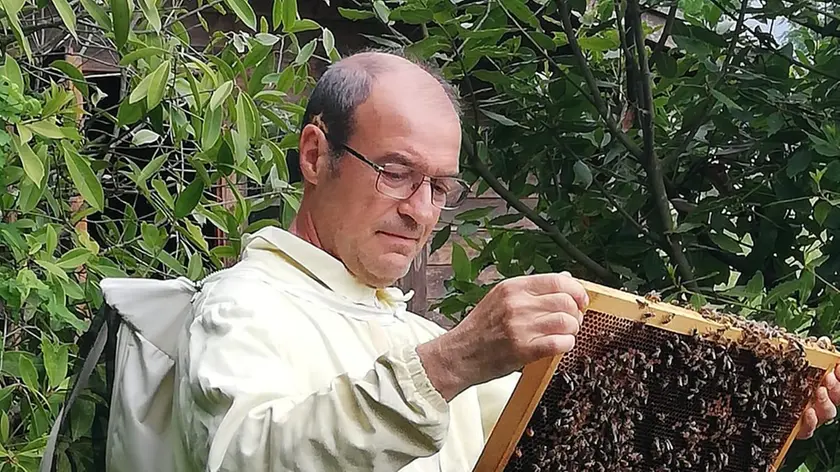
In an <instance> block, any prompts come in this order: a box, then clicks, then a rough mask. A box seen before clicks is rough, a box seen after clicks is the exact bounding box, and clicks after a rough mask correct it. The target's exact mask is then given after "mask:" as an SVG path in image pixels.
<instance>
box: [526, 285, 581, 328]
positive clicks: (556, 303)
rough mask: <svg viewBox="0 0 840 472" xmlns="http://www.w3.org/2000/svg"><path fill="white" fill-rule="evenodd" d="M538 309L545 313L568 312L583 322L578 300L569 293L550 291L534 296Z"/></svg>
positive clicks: (579, 321)
mask: <svg viewBox="0 0 840 472" xmlns="http://www.w3.org/2000/svg"><path fill="white" fill-rule="evenodd" d="M532 300H534V302H535V303H536V306H535V307H534V308H535V309H536V311H537V312H538V313H539V312H544V313H568V314H570V315H572V316H574V317H575V318H577V320H578V323H581V322H583V313H581V311H580V309H579V308H578V305H577V301H575V299H574V298H572V296H571V295H570V294H568V293H565V292H563V293H549V294H547V295H540V296H538V297H534V298H533V299H532Z"/></svg>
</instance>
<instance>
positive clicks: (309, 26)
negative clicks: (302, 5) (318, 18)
mask: <svg viewBox="0 0 840 472" xmlns="http://www.w3.org/2000/svg"><path fill="white" fill-rule="evenodd" d="M316 29H321V25H319V24H318V23H316V22H315V21H313V20H310V19H309V18H304V19H302V20H297V21H295V24H294V25H292V27H291V28H289V30H288V31H287V33H301V32H303V31H311V30H316Z"/></svg>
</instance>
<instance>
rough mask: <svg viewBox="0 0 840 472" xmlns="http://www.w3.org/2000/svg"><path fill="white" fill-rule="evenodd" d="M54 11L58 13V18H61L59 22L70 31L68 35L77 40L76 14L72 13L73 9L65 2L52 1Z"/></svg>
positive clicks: (63, 0)
mask: <svg viewBox="0 0 840 472" xmlns="http://www.w3.org/2000/svg"><path fill="white" fill-rule="evenodd" d="M52 1H53V5H54V6H55V9H56V10H57V11H58V16H60V17H61V21H62V22H63V23H64V26H66V27H67V29H68V30H70V34H72V35H73V37H74V38H75V39H76V41H78V40H79V36H78V35H77V34H76V13H75V12H74V11H73V8H72V7H71V6H70V4H69V3H67V0H52Z"/></svg>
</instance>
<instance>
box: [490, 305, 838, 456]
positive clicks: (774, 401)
mask: <svg viewBox="0 0 840 472" xmlns="http://www.w3.org/2000/svg"><path fill="white" fill-rule="evenodd" d="M766 341H767V338H766V337H762V336H760V334H757V333H755V332H752V333H750V332H747V331H745V335H744V337H743V339H741V340H740V341H739V342H737V343H736V342H734V341H729V340H727V339H725V338H723V337H721V336H720V335H718V336H715V335H714V333H712V334H708V333H707V334H705V335H702V336H701V335H699V334H697V333H694V334H691V335H688V334H679V333H676V332H672V331H667V330H664V329H662V328H658V327H656V326H651V325H648V324H646V323H643V322H639V321H637V320H632V319H625V318H619V317H616V316H613V315H610V314H607V313H601V312H597V311H592V310H589V311H587V313H586V315H585V316H584V323H583V325H582V327H581V330H580V333H579V334H578V337H577V340H576V346H575V348H574V349H573V350H572V351H571V352H569V353H567V354H566V355H564V356H563V357H562V359H561V360H560V364H559V365H558V367H557V369H556V371H554V373H553V375H552V377H551V380H550V381H549V383H548V386H547V388H546V390H545V392H544V393H543V395H542V397H541V398H540V399H539V402H538V403H537V405H536V409H535V410H534V411H533V414H532V415H531V417H530V419H529V420H528V424H527V427H526V428H525V431H524V433H523V434H522V435H521V437H520V439H519V441H518V442H517V445H516V448H515V450H514V453H513V454H512V455H511V456H510V459H509V460H508V462H507V464H506V466H505V468H504V470H505V471H507V472H520V471H524V472H546V471H593V472H598V471H616V472H625V471H645V472H649V471H654V472H660V471H661V472H669V471H703V472H716V471H727V472H730V471H731V472H735V471H739V472H740V471H745V472H746V471H748V472H754V471H762V472H763V471H766V470H771V466H772V464H773V463H774V462H775V459H776V457H777V456H778V455H779V453H780V451H781V450H782V447H783V446H784V445H785V442H786V441H787V439H788V437H789V435H790V433H791V431H792V430H793V428H794V426H795V425H796V423H797V421H798V417H799V415H800V413H801V412H802V410H803V408H804V407H805V406H806V404H807V402H808V400H809V398H810V397H811V396H812V394H813V392H814V390H815V388H817V386H818V385H819V382H820V380H821V378H822V374H823V372H824V371H823V370H821V369H818V368H815V367H811V366H810V365H809V364H808V363H807V362H806V360H805V356H804V351H803V350H802V347H801V345H798V344H797V343H790V344H786V345H784V346H783V347H778V346H775V345H772V344H771V343H767V342H766Z"/></svg>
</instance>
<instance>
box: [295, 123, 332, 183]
mask: <svg viewBox="0 0 840 472" xmlns="http://www.w3.org/2000/svg"><path fill="white" fill-rule="evenodd" d="M298 146H299V149H300V152H299V154H300V156H299V158H300V175H301V179H302V180H303V181H304V182H306V183H309V184H312V185H317V184H318V182H319V181H322V180H324V178H325V177H326V176H327V171H328V165H329V163H328V162H327V159H329V158H330V156H329V145H328V143H327V137H326V136H325V135H324V132H323V131H321V129H320V128H318V127H317V126H315V125H313V124H312V123H310V124H308V125H306V126H304V128H303V130H302V131H301V133H300V141H299V144H298Z"/></svg>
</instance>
